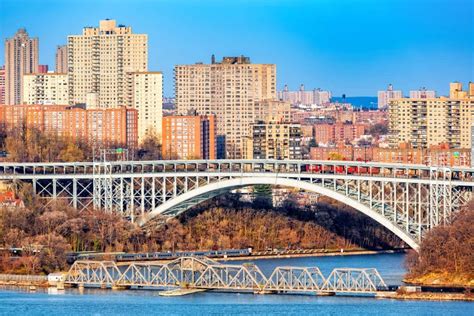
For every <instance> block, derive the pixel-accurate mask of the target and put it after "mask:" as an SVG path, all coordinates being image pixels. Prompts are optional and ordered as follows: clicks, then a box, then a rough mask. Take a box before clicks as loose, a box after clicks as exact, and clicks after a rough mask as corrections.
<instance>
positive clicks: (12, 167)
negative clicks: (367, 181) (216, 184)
mask: <svg viewBox="0 0 474 316" xmlns="http://www.w3.org/2000/svg"><path fill="white" fill-rule="evenodd" d="M169 172H173V173H177V172H221V173H222V172H226V173H227V172H228V173H234V172H237V173H239V172H240V173H251V172H259V173H265V172H271V173H309V174H311V173H313V174H314V173H316V174H317V173H320V174H341V175H370V176H391V177H399V178H403V177H407V178H419V179H436V180H459V181H472V179H473V175H474V168H465V167H453V168H447V167H433V166H425V165H407V164H398V163H378V162H364V161H330V160H322V161H319V160H264V159H261V160H258V159H253V160H225V159H223V160H157V161H115V162H77V163H2V164H0V178H1V177H7V176H12V175H61V174H68V175H104V174H141V173H147V174H150V173H169Z"/></svg>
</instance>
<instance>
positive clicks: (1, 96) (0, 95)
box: [0, 66, 5, 104]
mask: <svg viewBox="0 0 474 316" xmlns="http://www.w3.org/2000/svg"><path fill="white" fill-rule="evenodd" d="M0 104H5V66H0Z"/></svg>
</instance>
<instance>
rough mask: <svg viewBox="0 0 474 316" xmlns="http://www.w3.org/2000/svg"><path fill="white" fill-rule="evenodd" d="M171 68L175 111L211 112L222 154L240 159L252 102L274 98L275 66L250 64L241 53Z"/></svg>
mask: <svg viewBox="0 0 474 316" xmlns="http://www.w3.org/2000/svg"><path fill="white" fill-rule="evenodd" d="M174 71H175V96H176V107H177V113H178V114H182V115H184V114H187V113H188V111H190V110H195V111H196V112H197V113H199V114H201V115H210V114H215V115H216V118H217V134H218V135H219V137H225V144H226V157H227V158H241V157H242V153H243V142H244V137H246V136H248V135H249V131H250V124H251V123H253V122H254V120H255V108H256V102H258V101H262V100H267V99H275V97H276V66H275V65H274V64H252V63H251V62H250V59H249V58H248V57H244V56H240V57H224V58H223V59H222V61H221V62H216V61H215V58H214V56H213V57H212V60H211V64H203V63H196V64H194V65H177V66H175V69H174Z"/></svg>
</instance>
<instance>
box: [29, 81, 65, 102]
mask: <svg viewBox="0 0 474 316" xmlns="http://www.w3.org/2000/svg"><path fill="white" fill-rule="evenodd" d="M68 96H69V95H68V79H67V74H58V73H36V74H27V75H24V76H23V104H68Z"/></svg>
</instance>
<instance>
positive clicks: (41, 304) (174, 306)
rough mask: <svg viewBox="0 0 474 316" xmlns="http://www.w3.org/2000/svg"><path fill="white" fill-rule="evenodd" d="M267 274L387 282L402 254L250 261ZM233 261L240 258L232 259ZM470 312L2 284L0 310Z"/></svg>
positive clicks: (436, 305)
mask: <svg viewBox="0 0 474 316" xmlns="http://www.w3.org/2000/svg"><path fill="white" fill-rule="evenodd" d="M254 262H255V263H256V264H257V265H258V266H259V267H260V268H261V270H262V271H263V272H264V273H266V274H268V273H269V272H270V271H271V270H272V269H273V268H274V267H276V266H307V267H309V266H317V267H319V268H320V270H321V272H322V273H323V274H324V275H325V276H327V275H328V274H329V273H330V271H331V270H332V269H333V268H336V267H351V268H353V267H361V268H377V269H378V271H379V272H380V274H381V275H382V277H383V278H384V280H385V282H386V283H387V284H400V282H401V279H402V276H403V274H404V273H405V271H404V268H403V255H402V254H379V255H364V256H344V257H307V258H291V259H268V260H255V261H254ZM232 263H239V262H237V261H233V262H232ZM401 314H405V315H410V316H416V315H444V316H446V315H474V305H473V304H472V303H468V302H428V301H399V300H385V299H384V300H382V299H374V298H367V297H341V296H336V297H334V296H333V297H317V296H311V295H254V294H230V293H198V294H194V295H189V296H182V297H161V296H158V292H157V291H111V290H95V289H86V290H85V291H84V292H83V293H79V291H77V290H75V289H68V290H66V291H65V292H64V293H61V294H57V293H54V292H51V291H50V293H48V292H47V291H38V292H37V293H28V292H24V291H19V290H11V289H0V315H81V316H82V315H338V316H339V315H401Z"/></svg>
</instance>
